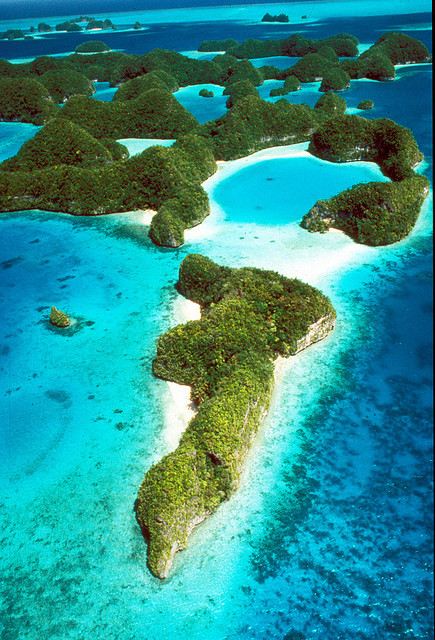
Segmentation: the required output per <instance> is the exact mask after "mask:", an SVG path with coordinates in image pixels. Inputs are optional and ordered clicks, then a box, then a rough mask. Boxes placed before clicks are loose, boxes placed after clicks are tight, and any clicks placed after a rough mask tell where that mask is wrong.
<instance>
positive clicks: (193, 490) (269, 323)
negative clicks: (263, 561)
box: [136, 255, 335, 577]
mask: <svg viewBox="0 0 435 640" xmlns="http://www.w3.org/2000/svg"><path fill="white" fill-rule="evenodd" d="M178 289H179V291H180V292H181V293H182V294H183V295H185V296H186V297H188V298H190V299H191V300H193V301H195V302H197V303H199V304H200V305H201V308H202V317H201V320H199V321H193V322H188V323H187V324H185V325H181V326H178V327H175V328H174V329H171V330H170V331H168V332H167V333H166V334H164V335H163V336H161V337H160V338H159V341H158V344H157V357H156V359H155V360H154V363H153V371H154V373H155V375H157V376H159V377H162V378H164V379H166V380H174V381H176V382H179V383H181V384H187V385H190V386H191V387H192V397H193V398H194V400H195V401H196V403H197V404H199V410H198V413H197V414H196V416H195V417H194V418H193V419H192V420H191V422H190V423H189V426H188V428H187V430H186V431H185V433H184V434H183V436H182V438H181V440H180V444H179V446H178V448H177V449H176V450H175V451H174V452H172V453H170V454H169V455H168V456H166V457H165V458H163V459H162V460H161V461H160V462H159V463H157V464H156V465H154V466H153V467H152V468H151V469H150V470H149V471H148V472H147V474H146V476H145V479H144V482H143V483H142V486H141V487H140V490H139V499H138V503H137V510H136V514H137V519H138V522H139V524H140V526H141V528H142V531H143V533H144V535H145V537H146V538H147V540H148V541H149V558H148V564H149V567H150V569H151V571H152V572H153V573H154V574H155V575H157V576H158V577H165V576H166V575H167V573H168V571H169V569H170V566H171V563H172V558H173V555H174V553H175V552H176V551H178V550H179V549H181V548H183V547H184V546H185V545H186V543H187V539H188V536H189V534H190V532H191V530H192V528H193V527H194V526H195V525H196V524H198V522H200V521H201V520H202V519H204V517H206V516H207V515H209V514H210V513H212V512H213V511H214V510H215V509H216V508H217V507H218V506H219V504H220V503H221V502H222V501H224V500H226V499H228V498H229V496H230V495H231V493H232V492H233V491H234V490H235V489H236V488H237V485H238V482H239V478H240V474H241V470H242V466H243V462H244V459H245V457H246V454H247V452H248V450H249V447H250V445H251V443H252V440H253V438H254V437H255V434H256V432H257V430H258V427H259V424H260V422H261V420H262V419H263V417H264V415H265V413H266V411H267V408H268V405H269V401H270V396H271V391H272V386H273V367H272V362H273V360H274V359H275V358H276V357H277V355H280V354H281V355H289V354H291V353H296V352H297V351H298V350H300V349H301V348H303V347H305V346H306V344H307V341H306V336H307V334H308V335H309V340H308V342H315V341H316V340H319V339H321V338H323V337H325V335H327V334H328V333H329V331H331V329H332V328H333V326H334V321H335V312H334V309H333V307H332V305H331V303H330V302H329V300H328V299H327V298H326V297H325V296H323V295H322V294H321V293H320V292H319V291H317V290H316V289H314V288H313V287H311V286H309V285H306V284H304V283H302V282H300V281H299V280H296V279H291V280H290V279H288V278H284V277H283V276H281V275H280V274H278V273H276V272H273V271H262V270H261V269H254V268H242V269H231V268H228V267H220V266H219V265H217V264H215V263H213V262H212V261H211V260H210V259H209V258H206V257H203V256H201V255H189V256H187V257H186V258H185V259H184V260H183V262H182V264H181V266H180V272H179V282H178ZM315 323H317V326H316V324H315ZM312 325H315V329H314V330H313V326H312Z"/></svg>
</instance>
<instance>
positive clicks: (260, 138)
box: [195, 95, 318, 160]
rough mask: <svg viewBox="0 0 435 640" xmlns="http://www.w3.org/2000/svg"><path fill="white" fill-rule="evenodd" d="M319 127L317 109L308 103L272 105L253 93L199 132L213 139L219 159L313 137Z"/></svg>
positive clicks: (198, 129)
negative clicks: (315, 113) (314, 109)
mask: <svg viewBox="0 0 435 640" xmlns="http://www.w3.org/2000/svg"><path fill="white" fill-rule="evenodd" d="M317 126H318V121H317V119H316V117H315V115H314V111H313V109H310V107H308V106H307V105H299V104H291V103H290V102H288V101H287V100H278V102H276V103H275V104H272V103H270V102H266V101H265V100H261V99H260V98H257V97H255V96H251V95H250V96H246V97H244V98H240V99H239V100H237V102H236V104H235V105H234V106H233V107H232V109H230V110H229V111H228V112H227V113H226V114H225V115H224V116H222V117H221V118H218V119H217V120H211V121H210V122H206V123H205V124H201V125H200V126H199V127H197V128H196V129H195V132H196V133H198V134H199V135H201V136H204V137H206V138H207V139H208V140H209V141H210V142H211V144H212V147H213V153H214V155H215V157H216V159H218V160H232V159H234V158H241V157H243V156H246V155H249V154H251V153H253V152H254V151H259V150H260V149H265V148H268V147H273V146H277V145H283V144H293V143H296V142H303V141H305V140H309V139H310V136H311V135H312V133H313V131H314V130H315V128H316V127H317Z"/></svg>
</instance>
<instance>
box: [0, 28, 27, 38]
mask: <svg viewBox="0 0 435 640" xmlns="http://www.w3.org/2000/svg"><path fill="white" fill-rule="evenodd" d="M19 38H25V35H24V33H23V32H22V31H21V29H8V30H7V31H4V32H3V33H2V34H0V40H18V39H19Z"/></svg>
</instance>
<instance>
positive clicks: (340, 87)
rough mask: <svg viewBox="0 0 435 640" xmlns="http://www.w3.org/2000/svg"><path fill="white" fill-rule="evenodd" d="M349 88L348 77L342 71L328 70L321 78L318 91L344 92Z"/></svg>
mask: <svg viewBox="0 0 435 640" xmlns="http://www.w3.org/2000/svg"><path fill="white" fill-rule="evenodd" d="M349 87H350V76H349V74H348V73H347V72H346V71H343V69H328V70H327V71H326V72H325V73H324V74H323V77H322V83H321V85H320V88H319V91H345V90H346V89H349Z"/></svg>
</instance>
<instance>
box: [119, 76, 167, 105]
mask: <svg viewBox="0 0 435 640" xmlns="http://www.w3.org/2000/svg"><path fill="white" fill-rule="evenodd" d="M178 88H179V86H178V82H177V81H176V80H175V78H174V76H171V75H170V74H169V73H166V72H165V71H151V72H150V73H147V74H146V75H143V76H138V77H136V78H133V79H132V80H127V81H126V82H124V84H122V85H121V86H120V87H119V89H118V90H117V92H116V93H115V95H114V96H113V100H114V101H117V100H134V99H135V98H137V97H138V96H139V95H140V94H141V93H144V92H145V91H149V90H150V89H159V90H160V91H168V92H169V93H172V92H173V91H177V90H178Z"/></svg>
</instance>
